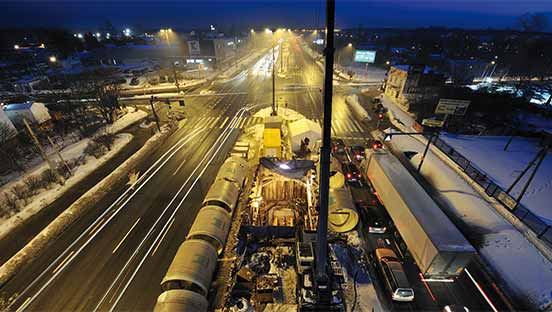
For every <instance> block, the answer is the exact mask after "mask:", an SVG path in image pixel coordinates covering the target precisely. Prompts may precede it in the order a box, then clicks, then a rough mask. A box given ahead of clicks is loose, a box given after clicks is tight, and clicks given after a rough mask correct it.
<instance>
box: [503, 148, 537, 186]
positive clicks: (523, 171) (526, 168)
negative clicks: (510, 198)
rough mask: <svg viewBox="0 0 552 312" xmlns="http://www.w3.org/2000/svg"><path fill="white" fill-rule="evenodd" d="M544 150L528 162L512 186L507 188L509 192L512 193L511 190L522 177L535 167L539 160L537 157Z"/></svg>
mask: <svg viewBox="0 0 552 312" xmlns="http://www.w3.org/2000/svg"><path fill="white" fill-rule="evenodd" d="M542 151H543V150H540V151H539V152H538V153H537V154H536V155H535V157H534V158H533V159H531V161H530V162H529V163H528V164H527V166H525V168H524V169H523V170H522V171H521V172H520V174H519V175H518V177H517V178H516V179H515V180H514V182H512V184H511V185H510V187H508V189H507V190H506V193H507V194H510V192H511V191H512V190H513V189H514V187H515V186H516V184H517V183H518V182H519V181H520V180H521V178H522V177H523V176H524V175H525V174H526V173H527V171H528V170H529V169H530V168H531V167H533V164H534V163H535V161H537V159H539V157H540V156H541V154H542Z"/></svg>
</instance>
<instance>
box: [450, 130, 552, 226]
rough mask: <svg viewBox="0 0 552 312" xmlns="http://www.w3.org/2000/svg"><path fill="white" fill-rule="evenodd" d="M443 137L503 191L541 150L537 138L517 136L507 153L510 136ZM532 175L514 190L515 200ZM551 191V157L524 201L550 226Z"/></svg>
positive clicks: (543, 165) (533, 182)
mask: <svg viewBox="0 0 552 312" xmlns="http://www.w3.org/2000/svg"><path fill="white" fill-rule="evenodd" d="M440 138H441V139H442V140H443V141H445V142H446V143H447V144H449V145H450V146H452V147H453V148H454V149H455V150H457V151H458V152H459V153H460V154H462V155H463V156H464V157H466V158H467V159H469V160H470V161H471V162H472V163H473V164H474V165H475V166H477V167H478V168H480V169H481V170H482V171H484V172H486V173H487V174H488V175H489V177H490V178H491V179H492V180H493V181H494V182H495V183H497V184H499V185H500V186H502V188H503V189H507V188H508V187H509V186H510V185H511V184H512V182H513V181H514V180H515V179H516V177H518V176H519V174H520V173H521V171H522V170H523V169H524V168H525V167H526V166H527V164H528V163H529V162H530V161H531V159H533V158H534V157H535V155H536V154H537V153H538V151H539V150H540V149H541V146H539V145H538V140H537V139H531V138H522V137H514V139H513V140H512V142H511V143H510V145H509V147H508V149H507V151H504V146H505V145H506V143H507V142H508V139H509V138H510V137H504V136H487V137H485V136H469V135H453V134H444V135H441V136H440ZM533 168H534V167H533ZM529 175H530V171H529V172H527V173H526V174H525V176H524V178H523V179H521V180H520V181H519V182H518V184H517V185H516V187H515V188H514V189H513V192H512V193H511V195H512V196H513V197H514V198H517V196H518V195H519V194H520V192H521V190H522V188H523V185H524V184H525V182H526V181H527V180H528V177H529ZM551 192H552V158H551V157H550V156H548V157H546V158H545V159H544V161H543V162H542V165H541V167H540V168H539V171H538V172H537V174H536V175H535V177H534V179H533V181H532V182H531V184H530V186H529V188H528V190H527V192H526V194H525V195H524V197H523V199H522V201H521V202H522V204H523V205H524V206H525V207H526V208H527V209H529V210H531V211H532V212H533V213H535V214H537V215H538V216H539V217H540V218H541V219H542V220H543V221H545V222H547V223H549V224H552V209H550V193H551Z"/></svg>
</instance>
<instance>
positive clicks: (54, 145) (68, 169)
mask: <svg viewBox="0 0 552 312" xmlns="http://www.w3.org/2000/svg"><path fill="white" fill-rule="evenodd" d="M48 142H50V144H51V145H52V148H53V149H54V151H56V154H57V155H58V157H59V159H60V160H61V162H62V163H63V165H64V166H65V169H67V172H69V175H73V171H71V167H69V164H68V163H67V162H66V161H65V159H63V156H61V152H60V151H59V148H58V147H57V145H56V144H54V141H52V138H50V136H48Z"/></svg>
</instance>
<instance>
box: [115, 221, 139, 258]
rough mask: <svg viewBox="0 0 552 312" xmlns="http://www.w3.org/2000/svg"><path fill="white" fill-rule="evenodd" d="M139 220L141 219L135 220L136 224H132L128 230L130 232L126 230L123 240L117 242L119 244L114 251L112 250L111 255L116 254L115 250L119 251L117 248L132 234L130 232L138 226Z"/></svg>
mask: <svg viewBox="0 0 552 312" xmlns="http://www.w3.org/2000/svg"><path fill="white" fill-rule="evenodd" d="M140 219H142V218H138V220H136V222H134V225H132V227H131V228H130V230H128V232H127V233H126V235H125V236H124V237H123V239H122V240H121V241H120V242H119V244H117V247H115V249H113V252H112V254H114V253H115V252H117V249H119V247H121V244H122V243H123V242H124V241H125V239H126V238H127V237H128V235H129V234H130V232H132V230H133V229H134V227H135V226H136V225H137V224H138V222H140Z"/></svg>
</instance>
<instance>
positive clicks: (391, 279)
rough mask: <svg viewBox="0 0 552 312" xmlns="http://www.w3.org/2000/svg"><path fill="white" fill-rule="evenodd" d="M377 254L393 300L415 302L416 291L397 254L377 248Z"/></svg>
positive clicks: (386, 249) (387, 249)
mask: <svg viewBox="0 0 552 312" xmlns="http://www.w3.org/2000/svg"><path fill="white" fill-rule="evenodd" d="M375 253H376V259H377V261H378V264H379V266H380V269H381V272H382V273H383V277H384V278H385V286H386V288H387V289H388V290H389V292H390V293H391V299H393V300H394V301H402V302H409V301H413V300H414V290H413V289H412V287H411V286H410V283H409V282H408V278H407V277H406V274H405V272H404V269H403V266H402V264H401V262H400V261H399V259H398V258H397V255H396V254H395V252H394V251H393V250H391V249H389V248H376V251H375Z"/></svg>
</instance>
